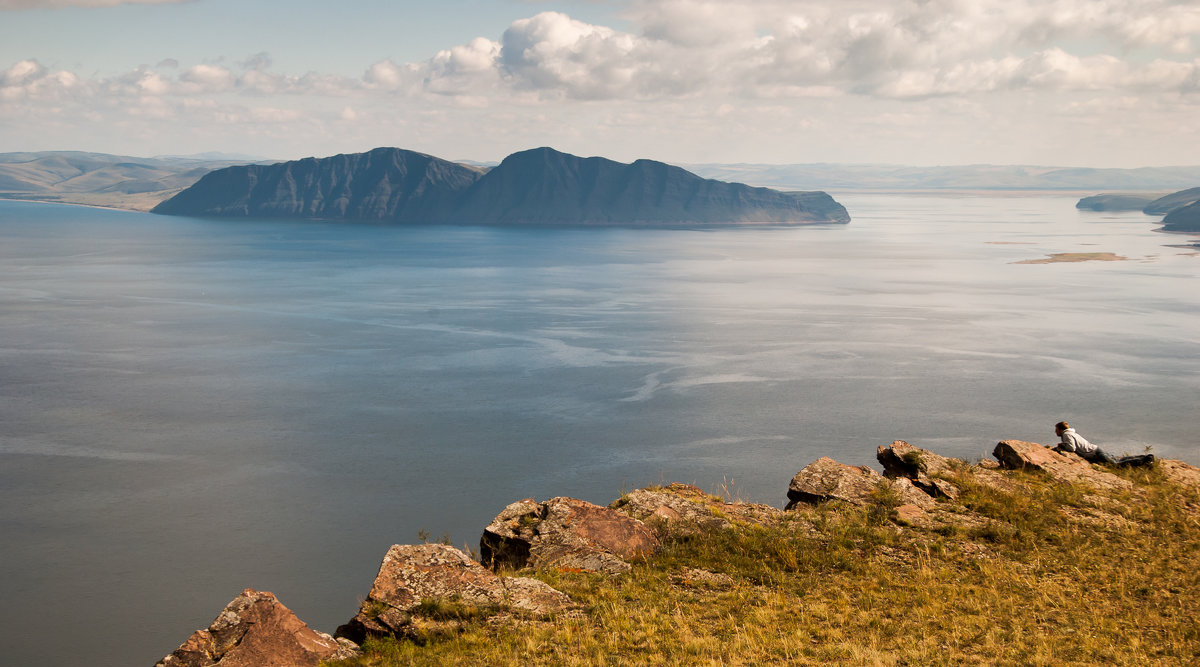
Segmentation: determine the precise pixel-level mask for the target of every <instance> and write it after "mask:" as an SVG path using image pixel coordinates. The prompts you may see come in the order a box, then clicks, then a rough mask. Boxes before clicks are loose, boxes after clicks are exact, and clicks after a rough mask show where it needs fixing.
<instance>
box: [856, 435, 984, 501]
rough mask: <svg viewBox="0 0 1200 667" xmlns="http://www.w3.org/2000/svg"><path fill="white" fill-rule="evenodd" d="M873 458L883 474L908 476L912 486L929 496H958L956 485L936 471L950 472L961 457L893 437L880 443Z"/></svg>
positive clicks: (893, 476) (897, 476) (951, 497)
mask: <svg viewBox="0 0 1200 667" xmlns="http://www.w3.org/2000/svg"><path fill="white" fill-rule="evenodd" d="M875 458H876V459H877V460H878V461H879V463H880V464H881V465H882V466H883V474H884V476H885V477H892V478H900V477H904V478H908V479H910V480H912V483H913V486H916V487H917V488H918V489H920V490H922V491H924V492H925V493H927V494H929V495H930V496H933V497H935V498H949V499H950V500H956V499H958V496H959V493H960V491H959V489H958V487H957V486H955V485H954V484H953V483H951V482H948V481H946V480H944V479H940V478H938V477H937V475H941V474H945V473H948V472H951V471H952V470H953V469H954V467H955V466H956V465H961V464H963V462H962V461H958V460H957V459H949V458H946V457H944V456H940V455H938V454H934V453H933V452H930V451H927V450H924V449H921V448H920V447H914V446H912V445H910V444H908V443H907V442H905V441H903V440H896V441H894V442H892V444H890V445H888V446H887V447H883V446H880V447H879V449H877V450H876V452H875Z"/></svg>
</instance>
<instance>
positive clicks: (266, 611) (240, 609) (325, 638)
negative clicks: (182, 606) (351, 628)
mask: <svg viewBox="0 0 1200 667" xmlns="http://www.w3.org/2000/svg"><path fill="white" fill-rule="evenodd" d="M356 655H358V646H356V645H355V644H352V643H351V642H349V641H347V640H345V639H340V640H339V639H334V638H333V637H330V636H329V635H327V634H325V633H323V632H317V631H316V630H313V629H312V628H310V627H308V626H307V625H305V624H304V622H303V621H301V620H300V619H299V618H296V615H295V614H293V613H292V610H290V609H288V608H287V607H285V606H283V603H281V602H279V600H277V599H276V598H275V596H274V595H272V594H271V593H266V592H259V591H256V590H254V589H251V588H247V589H246V590H244V591H242V594H241V595H239V596H237V597H236V598H234V599H233V601H232V602H230V603H229V605H228V606H226V607H225V609H224V611H222V612H221V614H220V615H219V616H217V617H216V619H214V620H213V622H212V624H211V625H209V626H208V628H207V629H205V630H197V631H196V632H195V633H193V634H192V636H191V637H189V638H188V640H187V641H186V642H184V643H183V644H182V645H181V646H180V647H179V648H178V649H176V650H175V651H174V652H173V653H171V654H170V655H168V656H167V657H165V658H163V659H162V660H160V661H158V662H157V663H156V664H155V667H209V666H210V665H215V666H219V667H274V666H278V667H309V666H311V667H316V666H317V665H318V664H320V663H321V661H323V660H344V659H346V658H352V657H354V656H356Z"/></svg>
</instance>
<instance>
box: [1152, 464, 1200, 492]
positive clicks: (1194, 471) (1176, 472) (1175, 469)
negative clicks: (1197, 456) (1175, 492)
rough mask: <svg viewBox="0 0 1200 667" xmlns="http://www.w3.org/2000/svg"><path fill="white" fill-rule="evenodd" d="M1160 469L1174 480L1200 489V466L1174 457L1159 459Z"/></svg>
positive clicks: (1164, 474) (1168, 477) (1182, 484)
mask: <svg viewBox="0 0 1200 667" xmlns="http://www.w3.org/2000/svg"><path fill="white" fill-rule="evenodd" d="M1158 469H1159V470H1161V471H1162V473H1163V476H1164V477H1166V478H1167V479H1169V480H1171V481H1172V482H1175V483H1176V484H1179V485H1180V486H1190V487H1192V488H1193V489H1196V490H1197V491H1200V468H1197V467H1196V466H1194V465H1188V464H1187V463H1184V462H1183V461H1176V460H1174V459H1159V460H1158Z"/></svg>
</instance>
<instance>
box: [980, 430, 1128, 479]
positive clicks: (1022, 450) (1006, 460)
mask: <svg viewBox="0 0 1200 667" xmlns="http://www.w3.org/2000/svg"><path fill="white" fill-rule="evenodd" d="M992 455H993V456H995V457H996V460H997V461H999V462H1000V465H1002V466H1004V467H1005V468H1009V469H1011V470H1040V471H1042V472H1044V473H1046V474H1047V475H1049V476H1050V477H1052V478H1054V479H1056V480H1058V481H1060V482H1068V483H1077V482H1083V483H1086V484H1091V485H1092V486H1095V487H1097V488H1102V489H1128V488H1132V487H1133V484H1132V483H1130V482H1129V481H1128V480H1125V479H1122V478H1120V477H1117V476H1116V475H1114V474H1112V473H1110V472H1105V471H1103V470H1100V469H1099V468H1096V467H1094V466H1092V464H1090V463H1088V462H1087V461H1085V460H1084V459H1082V458H1080V457H1079V456H1076V455H1075V454H1064V453H1061V452H1056V451H1054V450H1053V449H1050V448H1049V447H1045V446H1042V445H1039V444H1037V443H1035V442H1024V441H1022V440H1001V441H1000V442H999V443H997V444H996V449H995V450H994V451H993V452H992Z"/></svg>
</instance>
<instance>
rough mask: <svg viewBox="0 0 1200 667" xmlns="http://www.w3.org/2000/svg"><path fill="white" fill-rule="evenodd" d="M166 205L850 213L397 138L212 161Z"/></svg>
mask: <svg viewBox="0 0 1200 667" xmlns="http://www.w3.org/2000/svg"><path fill="white" fill-rule="evenodd" d="M154 212H155V213H165V214H174V215H213V216H261V217H300V218H318V219H331V220H371V221H381V222H397V223H459V224H522V225H579V224H584V225H607V224H658V225H684V224H706V223H708V224H713V223H746V222H750V223H754V222H764V223H767V222H770V223H806V222H849V220H850V217H849V215H848V214H847V213H846V209H845V208H843V207H842V205H841V204H838V203H837V202H836V201H834V200H833V198H832V197H830V196H829V195H827V194H825V193H823V192H802V193H788V192H779V191H777V190H769V189H767V188H754V187H750V186H748V185H742V184H740V183H725V182H721V181H714V180H708V179H704V178H701V177H699V176H697V175H695V174H693V173H691V172H688V171H686V170H684V169H681V168H679V167H673V166H671V165H668V164H665V163H662V162H654V161H651V160H638V161H636V162H634V163H632V164H624V163H620V162H614V161H612V160H608V159H605V158H599V157H589V158H581V157H577V156H574V155H569V154H567V153H562V152H559V151H556V150H553V149H550V148H535V149H532V150H528V151H522V152H519V153H514V154H513V155H510V156H508V157H507V158H505V159H504V160H503V161H502V162H501V163H500V164H499V165H497V166H496V167H494V168H492V169H490V170H486V172H485V171H484V170H482V169H478V168H473V167H469V166H466V165H463V164H459V163H454V162H449V161H446V160H441V159H439V158H436V157H433V156H430V155H425V154H422V153H415V152H413V151H406V150H403V149H399V148H377V149H375V150H373V151H370V152H368V153H361V154H352V155H336V156H333V157H329V158H320V159H318V158H307V159H304V160H298V161H295V162H285V163H280V164H274V165H248V166H241V167H229V168H226V169H221V170H218V171H214V172H212V173H210V174H208V175H206V176H205V177H204V178H201V179H200V180H199V181H198V182H197V183H196V184H195V185H193V186H192V187H191V188H188V189H187V190H184V191H183V192H181V193H179V194H178V195H176V196H175V197H173V198H171V199H169V200H167V201H165V202H163V203H162V204H160V205H159V206H157V207H155V208H154Z"/></svg>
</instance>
